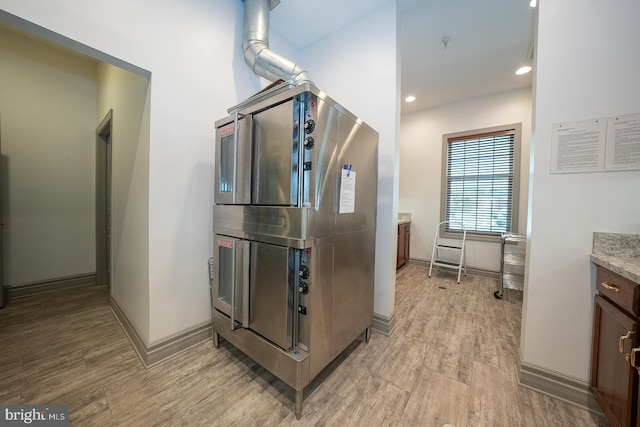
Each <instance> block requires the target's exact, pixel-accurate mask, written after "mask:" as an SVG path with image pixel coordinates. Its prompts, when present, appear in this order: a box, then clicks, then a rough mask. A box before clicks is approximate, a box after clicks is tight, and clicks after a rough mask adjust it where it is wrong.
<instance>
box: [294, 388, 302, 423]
mask: <svg viewBox="0 0 640 427" xmlns="http://www.w3.org/2000/svg"><path fill="white" fill-rule="evenodd" d="M303 395H304V389H303V390H296V420H299V419H300V416H301V415H302V398H303Z"/></svg>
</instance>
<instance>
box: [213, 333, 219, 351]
mask: <svg viewBox="0 0 640 427" xmlns="http://www.w3.org/2000/svg"><path fill="white" fill-rule="evenodd" d="M213 346H214V347H215V348H219V347H220V335H218V333H217V332H214V333H213Z"/></svg>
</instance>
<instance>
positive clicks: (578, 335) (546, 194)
mask: <svg viewBox="0 0 640 427" xmlns="http://www.w3.org/2000/svg"><path fill="white" fill-rule="evenodd" d="M639 19H640V2H637V1H632V0H611V1H607V2H584V1H581V0H565V1H562V2H540V6H539V27H538V42H537V64H536V68H535V69H536V70H537V72H536V75H535V76H534V78H535V84H534V94H535V95H534V98H535V106H534V112H535V114H534V117H535V119H534V125H533V127H534V136H533V140H532V146H533V150H532V152H533V155H534V156H535V157H534V162H535V165H534V171H533V190H532V199H531V203H532V205H531V217H530V238H531V240H530V247H529V268H528V273H527V278H526V279H525V304H524V314H523V328H522V337H521V352H522V358H523V362H525V363H528V364H531V365H536V366H539V367H543V368H544V369H547V370H551V371H555V372H560V373H563V374H565V375H569V376H572V377H575V378H578V379H581V380H584V381H588V380H589V376H590V373H589V372H590V371H589V369H590V357H591V351H590V347H591V332H592V322H593V296H594V293H595V291H594V286H595V277H594V270H593V268H592V266H591V264H590V262H589V254H590V252H591V244H592V233H593V232H594V231H606V232H620V233H640V197H638V191H639V190H638V189H639V183H640V171H627V172H608V173H574V174H550V172H549V165H550V153H551V127H552V125H553V124H556V123H562V122H570V121H578V120H584V119H593V118H598V117H608V116H613V115H619V114H628V113H638V112H640V96H639V94H640V78H638V76H640V57H639V56H638V55H636V54H634V52H640V26H638V25H637V23H638V20H639Z"/></svg>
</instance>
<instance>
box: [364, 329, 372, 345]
mask: <svg viewBox="0 0 640 427" xmlns="http://www.w3.org/2000/svg"><path fill="white" fill-rule="evenodd" d="M369 338H371V328H367V329H365V330H364V342H366V343H368V342H369Z"/></svg>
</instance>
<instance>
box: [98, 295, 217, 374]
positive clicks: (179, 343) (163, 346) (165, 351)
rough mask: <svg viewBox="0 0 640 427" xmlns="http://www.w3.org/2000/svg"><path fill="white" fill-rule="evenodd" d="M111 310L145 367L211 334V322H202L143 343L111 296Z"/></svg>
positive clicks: (173, 354) (187, 347)
mask: <svg viewBox="0 0 640 427" xmlns="http://www.w3.org/2000/svg"><path fill="white" fill-rule="evenodd" d="M110 305H111V311H112V312H113V314H114V316H115V317H116V319H117V320H118V323H120V326H121V327H122V329H123V331H124V333H125V335H126V336H127V338H128V339H129V341H130V342H131V344H132V345H133V348H134V350H135V351H136V353H137V354H138V357H139V358H140V361H141V362H142V364H143V365H144V367H145V368H148V367H151V366H153V365H155V364H157V363H160V362H162V361H163V360H166V359H168V358H170V357H172V356H175V355H177V354H179V353H181V352H183V351H185V350H187V349H189V348H191V347H193V346H195V345H197V344H200V343H201V342H203V341H206V340H207V339H210V338H211V336H212V329H211V322H210V321H207V322H203V323H201V324H199V325H195V326H192V327H191V328H188V329H185V330H184V331H181V332H178V333H177V334H174V335H170V336H168V337H165V338H162V339H161V340H158V341H155V342H153V343H150V344H145V342H144V340H143V339H142V338H141V337H140V334H139V333H138V331H136V329H135V328H134V327H133V325H132V324H131V322H129V319H127V316H126V315H125V314H124V312H123V311H122V309H121V308H120V306H118V304H117V303H116V302H115V301H114V299H113V298H111V303H110Z"/></svg>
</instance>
